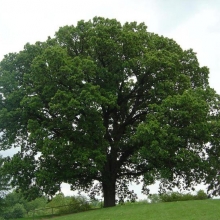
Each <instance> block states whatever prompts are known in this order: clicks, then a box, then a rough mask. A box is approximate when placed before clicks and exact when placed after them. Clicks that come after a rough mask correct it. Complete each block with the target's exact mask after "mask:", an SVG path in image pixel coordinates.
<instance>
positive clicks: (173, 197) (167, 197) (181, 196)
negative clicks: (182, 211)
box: [159, 190, 208, 202]
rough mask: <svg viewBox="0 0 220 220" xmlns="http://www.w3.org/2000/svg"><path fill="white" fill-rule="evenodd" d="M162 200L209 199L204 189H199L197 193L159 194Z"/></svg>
mask: <svg viewBox="0 0 220 220" xmlns="http://www.w3.org/2000/svg"><path fill="white" fill-rule="evenodd" d="M159 198H160V201H161V202H176V201H188V200H204V199H208V196H207V194H206V193H205V192H204V191H203V190H199V191H198V192H197V194H196V195H192V194H190V193H187V194H183V193H179V192H170V193H164V194H161V195H159Z"/></svg>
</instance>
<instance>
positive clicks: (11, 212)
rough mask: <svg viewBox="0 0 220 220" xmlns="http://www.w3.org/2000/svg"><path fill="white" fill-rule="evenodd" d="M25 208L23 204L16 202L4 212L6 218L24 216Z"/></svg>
mask: <svg viewBox="0 0 220 220" xmlns="http://www.w3.org/2000/svg"><path fill="white" fill-rule="evenodd" d="M24 214H25V209H24V206H23V205H22V204H19V203H16V204H15V205H14V206H13V207H11V208H8V209H6V210H5V211H4V213H3V218H4V219H16V218H22V217H24Z"/></svg>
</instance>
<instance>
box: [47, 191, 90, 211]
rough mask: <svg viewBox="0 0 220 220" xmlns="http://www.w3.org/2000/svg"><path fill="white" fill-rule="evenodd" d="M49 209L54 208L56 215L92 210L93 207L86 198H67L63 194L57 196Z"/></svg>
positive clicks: (49, 205) (50, 203)
mask: <svg viewBox="0 0 220 220" xmlns="http://www.w3.org/2000/svg"><path fill="white" fill-rule="evenodd" d="M47 207H51V208H53V207H54V208H55V210H56V211H55V213H56V214H69V213H76V212H82V211H86V210H89V209H91V205H90V204H89V202H88V200H87V199H86V198H85V197H83V196H71V197H69V196H67V197H65V196H64V195H63V194H62V193H60V194H57V195H56V196H55V197H54V198H53V199H52V201H50V202H49V203H48V205H47Z"/></svg>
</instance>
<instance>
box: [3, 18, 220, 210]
mask: <svg viewBox="0 0 220 220" xmlns="http://www.w3.org/2000/svg"><path fill="white" fill-rule="evenodd" d="M208 75H209V70H208V68H207V67H200V65H199V62H198V60H197V57H196V53H195V52H193V50H192V49H189V50H185V51H184V50H183V49H181V47H180V46H179V45H178V44H177V43H176V42H175V41H174V40H171V39H168V38H165V37H163V36H158V35H157V34H153V33H150V32H148V31H147V27H146V25H145V24H144V23H140V24H137V23H136V22H130V23H128V22H126V23H125V24H123V25H122V24H121V23H120V22H118V21H117V20H115V19H105V18H101V17H95V18H93V19H92V20H90V21H79V22H78V23H77V25H76V26H64V27H61V28H60V29H59V30H58V31H57V32H56V35H55V37H54V38H53V39H52V38H49V39H48V40H47V41H45V42H36V43H35V44H33V45H30V44H26V45H25V47H24V50H23V51H21V52H19V53H11V54H8V55H6V56H5V57H4V59H3V60H2V61H1V62H0V132H1V134H2V135H1V137H0V148H1V149H8V148H11V147H12V146H15V147H20V148H21V151H20V152H19V153H17V154H16V155H14V156H13V158H11V159H10V158H8V159H7V161H6V163H5V165H4V170H5V173H9V174H10V175H12V176H13V180H12V185H13V186H14V187H18V188H19V189H21V190H22V192H23V194H26V197H28V199H29V200H33V199H34V198H37V197H39V196H40V195H41V196H42V195H44V193H46V194H47V195H49V196H53V195H55V194H56V193H57V192H58V191H59V190H60V184H61V183H62V182H66V183H69V184H71V187H72V189H73V190H84V191H86V192H88V193H90V195H91V197H92V198H94V197H95V195H96V194H99V193H100V191H102V192H103V195H104V206H105V207H108V206H114V205H115V195H117V196H118V197H123V199H124V198H126V197H129V196H130V195H131V192H129V183H130V182H131V181H140V180H142V178H140V176H143V182H144V187H143V190H144V191H145V192H147V186H148V185H150V184H152V183H154V182H155V181H156V180H162V183H163V187H164V188H170V187H173V186H177V187H179V188H184V187H190V186H191V184H192V183H194V182H199V181H201V180H204V178H205V177H209V176H210V175H209V173H211V174H213V176H214V175H215V174H216V172H214V171H212V172H210V170H211V168H212V167H215V166H216V164H218V163H217V161H216V160H215V157H214V156H212V157H211V156H210V157H207V155H206V153H208V154H209V155H214V153H216V150H215V149H218V146H219V145H218V144H219V140H220V138H219V135H218V134H219V132H218V131H219V128H220V124H219V100H220V99H219V96H218V95H217V94H216V93H215V91H214V90H213V89H211V88H210V87H209V83H208ZM213 127H214V130H213ZM213 147H214V149H213ZM217 153H218V154H217V155H219V152H217ZM211 158H214V159H211ZM214 161H215V162H214ZM192 170H193V172H192ZM214 170H215V169H214ZM207 181H208V180H207ZM94 182H98V184H97V185H96V187H94ZM180 183H181V184H180ZM214 187H215V186H214Z"/></svg>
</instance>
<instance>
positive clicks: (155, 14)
mask: <svg viewBox="0 0 220 220" xmlns="http://www.w3.org/2000/svg"><path fill="white" fill-rule="evenodd" d="M94 16H102V17H106V18H116V19H117V20H119V21H121V22H122V23H124V22H126V21H137V22H145V24H146V25H147V26H148V31H150V32H155V33H157V34H159V35H164V36H166V37H169V38H173V39H174V40H175V41H176V42H177V43H178V44H180V45H181V47H182V48H183V49H189V48H193V50H194V51H195V52H197V57H198V59H199V62H200V65H201V66H208V67H209V69H210V85H211V87H213V88H214V89H215V90H216V91H217V92H218V93H219V94H220V85H219V82H220V76H219V71H220V0H111V1H110V0H19V1H18V0H0V60H2V59H3V57H4V55H5V54H7V53H10V52H18V51H20V50H22V49H23V46H24V45H25V44H26V43H27V42H29V43H35V42H36V41H45V40H46V39H47V37H48V36H51V37H53V36H54V33H55V32H56V31H57V30H58V29H59V27H61V26H64V25H72V24H73V25H76V23H77V21H79V20H82V19H83V20H89V19H92V18H93V17H94ZM10 153H11V152H9V151H8V152H7V154H10ZM4 155H6V153H4Z"/></svg>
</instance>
